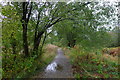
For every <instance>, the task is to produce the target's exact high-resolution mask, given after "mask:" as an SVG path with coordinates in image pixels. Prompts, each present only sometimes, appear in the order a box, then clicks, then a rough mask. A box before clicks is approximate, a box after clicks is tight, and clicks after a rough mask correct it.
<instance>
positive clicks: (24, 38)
mask: <svg viewBox="0 0 120 80" xmlns="http://www.w3.org/2000/svg"><path fill="white" fill-rule="evenodd" d="M23 47H24V53H25V56H29V53H28V41H27V25H25V24H23Z"/></svg>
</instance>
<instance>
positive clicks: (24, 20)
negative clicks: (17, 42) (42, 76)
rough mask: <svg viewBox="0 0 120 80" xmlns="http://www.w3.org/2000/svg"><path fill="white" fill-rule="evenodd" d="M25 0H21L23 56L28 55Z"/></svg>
mask: <svg viewBox="0 0 120 80" xmlns="http://www.w3.org/2000/svg"><path fill="white" fill-rule="evenodd" d="M26 14H27V10H26V2H23V17H22V26H23V48H24V54H25V56H26V57H27V56H29V53H28V41H27V18H26Z"/></svg>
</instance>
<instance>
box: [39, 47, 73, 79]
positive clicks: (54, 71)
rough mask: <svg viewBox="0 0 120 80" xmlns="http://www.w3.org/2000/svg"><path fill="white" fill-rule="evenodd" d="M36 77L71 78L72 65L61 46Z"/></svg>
mask: <svg viewBox="0 0 120 80" xmlns="http://www.w3.org/2000/svg"><path fill="white" fill-rule="evenodd" d="M37 78H73V72H72V66H71V64H70V62H69V59H67V58H66V57H65V56H64V52H63V51H62V49H61V48H59V49H58V50H57V56H56V57H55V59H54V60H53V61H52V62H51V63H50V64H49V65H48V66H47V67H46V69H45V70H44V72H42V73H41V74H40V75H38V76H37Z"/></svg>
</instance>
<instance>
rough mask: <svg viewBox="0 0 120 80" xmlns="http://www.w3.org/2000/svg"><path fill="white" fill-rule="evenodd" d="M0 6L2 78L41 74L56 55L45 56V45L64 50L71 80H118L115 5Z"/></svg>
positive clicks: (118, 37) (118, 36) (119, 44)
mask: <svg viewBox="0 0 120 80" xmlns="http://www.w3.org/2000/svg"><path fill="white" fill-rule="evenodd" d="M0 6H1V7H2V12H1V16H2V76H3V78H24V77H30V76H32V75H33V73H36V71H38V70H41V69H42V68H43V67H44V66H45V65H47V64H48V63H49V62H50V61H51V60H52V59H53V58H54V56H55V54H54V55H51V56H52V57H51V56H48V57H45V55H44V54H47V55H49V52H47V53H46V51H47V50H46V49H45V47H46V45H47V44H52V45H56V46H58V47H61V48H63V50H64V51H65V55H66V56H69V58H70V60H71V64H72V65H73V69H74V75H75V78H80V77H83V78H88V77H90V78H91V77H92V78H101V77H102V78H118V77H119V75H118V70H117V68H118V62H117V60H116V59H118V56H117V55H118V54H119V53H120V52H119V47H120V28H119V26H120V25H119V24H118V16H119V15H118V13H117V9H118V6H119V3H117V2H116V3H115V2H114V3H113V4H112V3H110V2H7V3H1V4H0ZM106 54H108V56H107V57H106V56H104V55H106ZM93 57H94V58H93ZM104 57H105V59H104ZM108 57H109V60H108V59H107V58H108ZM111 57H112V58H114V59H115V60H112V58H111ZM43 58H44V59H43ZM80 59H81V60H80ZM85 65H86V66H87V67H86V69H85ZM92 65H95V66H92ZM82 67H84V68H82ZM93 67H96V70H93ZM101 69H102V70H101ZM103 69H105V70H103ZM84 70H85V71H84ZM86 70H87V71H86ZM81 71H82V72H81ZM94 71H98V72H95V74H96V75H94V74H93V72H94Z"/></svg>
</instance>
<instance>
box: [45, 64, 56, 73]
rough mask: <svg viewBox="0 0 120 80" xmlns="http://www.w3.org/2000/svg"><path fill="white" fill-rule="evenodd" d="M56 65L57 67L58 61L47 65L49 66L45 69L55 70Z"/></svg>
mask: <svg viewBox="0 0 120 80" xmlns="http://www.w3.org/2000/svg"><path fill="white" fill-rule="evenodd" d="M56 67H57V63H56V62H52V63H51V64H49V65H48V66H47V68H46V69H45V72H51V71H52V72H55V71H56Z"/></svg>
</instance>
